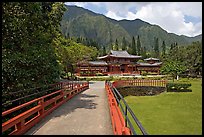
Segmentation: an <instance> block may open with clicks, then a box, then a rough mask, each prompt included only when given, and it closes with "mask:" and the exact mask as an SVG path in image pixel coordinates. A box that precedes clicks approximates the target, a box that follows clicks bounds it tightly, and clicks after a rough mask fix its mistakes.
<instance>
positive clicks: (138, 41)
mask: <svg viewBox="0 0 204 137" xmlns="http://www.w3.org/2000/svg"><path fill="white" fill-rule="evenodd" d="M137 51H138V53H137V54H138V55H141V43H140V37H139V35H138V37H137Z"/></svg>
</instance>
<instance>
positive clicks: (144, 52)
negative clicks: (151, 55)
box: [141, 47, 147, 59]
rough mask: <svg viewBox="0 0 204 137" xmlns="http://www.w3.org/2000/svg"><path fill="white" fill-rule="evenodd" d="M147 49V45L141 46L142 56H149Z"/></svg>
mask: <svg viewBox="0 0 204 137" xmlns="http://www.w3.org/2000/svg"><path fill="white" fill-rule="evenodd" d="M146 54H147V49H146V47H142V48H141V56H142V57H143V58H144V59H145V58H146V57H147V55H146Z"/></svg>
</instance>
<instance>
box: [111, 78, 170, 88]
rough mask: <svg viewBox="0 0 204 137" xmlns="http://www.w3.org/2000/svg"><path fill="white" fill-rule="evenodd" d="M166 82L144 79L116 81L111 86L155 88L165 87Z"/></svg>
mask: <svg viewBox="0 0 204 137" xmlns="http://www.w3.org/2000/svg"><path fill="white" fill-rule="evenodd" d="M166 83H167V80H145V79H141V80H140V79H136V80H118V81H115V82H113V85H114V86H115V87H116V88H117V87H123V86H157V87H166Z"/></svg>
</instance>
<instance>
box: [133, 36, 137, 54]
mask: <svg viewBox="0 0 204 137" xmlns="http://www.w3.org/2000/svg"><path fill="white" fill-rule="evenodd" d="M132 54H133V55H136V54H137V50H136V45H135V38H134V36H133V37H132Z"/></svg>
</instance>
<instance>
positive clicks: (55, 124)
mask: <svg viewBox="0 0 204 137" xmlns="http://www.w3.org/2000/svg"><path fill="white" fill-rule="evenodd" d="M89 87H90V88H89V89H88V90H85V91H83V92H82V93H80V94H78V95H76V96H74V97H73V98H72V99H71V100H69V101H67V102H66V103H64V104H63V105H62V106H60V107H59V108H57V109H56V110H54V111H53V112H52V113H51V114H49V115H48V116H46V117H45V118H44V119H43V120H42V121H40V122H39V123H38V124H36V125H35V126H34V127H32V128H31V129H30V130H29V131H28V132H26V133H25V134H26V135H112V134H113V130H112V125H111V118H110V114H109V107H108V98H107V95H106V92H105V88H104V87H105V82H104V81H97V82H90V85H89Z"/></svg>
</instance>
